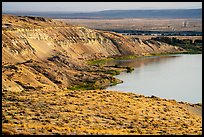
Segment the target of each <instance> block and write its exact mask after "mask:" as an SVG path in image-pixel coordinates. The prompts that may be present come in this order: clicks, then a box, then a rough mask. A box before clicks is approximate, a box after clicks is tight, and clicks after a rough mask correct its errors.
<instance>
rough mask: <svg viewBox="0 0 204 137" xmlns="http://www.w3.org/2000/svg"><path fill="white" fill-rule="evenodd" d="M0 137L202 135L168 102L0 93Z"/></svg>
mask: <svg viewBox="0 0 204 137" xmlns="http://www.w3.org/2000/svg"><path fill="white" fill-rule="evenodd" d="M2 119H3V120H2V123H3V124H2V127H3V134H30V135H34V134H37V135H44V134H46V135H53V134H61V135H67V134H68V135H69V134H202V123H201V120H202V118H201V116H199V115H196V114H194V113H192V112H190V111H188V110H187V109H185V108H184V107H182V106H181V105H180V103H178V102H176V101H173V100H166V99H160V98H151V97H145V96H142V95H136V94H133V93H122V92H115V91H105V90H84V91H69V90H66V91H56V92H51V91H49V92H42V91H31V90H30V91H22V92H11V91H3V93H2Z"/></svg>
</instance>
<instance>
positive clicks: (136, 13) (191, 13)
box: [11, 9, 202, 19]
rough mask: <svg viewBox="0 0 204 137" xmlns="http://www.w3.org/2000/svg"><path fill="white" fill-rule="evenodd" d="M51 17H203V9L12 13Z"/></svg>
mask: <svg viewBox="0 0 204 137" xmlns="http://www.w3.org/2000/svg"><path fill="white" fill-rule="evenodd" d="M11 14H16V15H33V16H44V17H50V18H75V19H76V18H85V19H104V18H105V19H108V18H112V19H120V18H202V9H164V10H105V11H99V12H86V13H85V12H84V13H66V12H57V13H56V12H55V13H54V12H53V13H50V12H46V13H45V12H43V13H42V12H38V13H37V12H35V13H11Z"/></svg>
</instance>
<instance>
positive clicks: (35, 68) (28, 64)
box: [2, 15, 183, 90]
mask: <svg viewBox="0 0 204 137" xmlns="http://www.w3.org/2000/svg"><path fill="white" fill-rule="evenodd" d="M2 29H3V30H2V66H3V68H2V73H3V77H2V79H3V88H2V89H3V90H25V89H27V90H29V89H38V90H56V89H62V88H67V87H69V86H70V85H72V84H79V83H80V82H81V83H82V82H84V81H85V80H86V81H89V82H93V83H94V82H96V81H97V80H100V79H101V77H107V75H106V74H104V73H98V72H96V70H97V69H99V68H94V67H93V66H88V65H87V64H86V61H88V60H90V59H101V58H106V57H113V56H123V55H137V56H142V55H146V54H152V53H168V52H180V51H183V49H181V48H178V47H175V46H171V45H167V44H164V43H161V42H157V41H153V40H146V41H142V40H140V39H135V38H130V37H127V36H122V35H120V34H117V33H113V32H105V31H99V30H92V29H88V28H85V27H79V26H71V25H68V24H65V23H63V22H59V21H54V20H52V19H47V18H42V17H28V16H26V17H22V16H11V15H3V17H2ZM79 73H80V74H81V73H83V74H85V75H86V79H82V78H81V77H78V76H76V75H77V74H79ZM5 81H6V82H5Z"/></svg>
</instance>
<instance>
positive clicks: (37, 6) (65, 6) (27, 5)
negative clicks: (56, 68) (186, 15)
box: [2, 2, 202, 12]
mask: <svg viewBox="0 0 204 137" xmlns="http://www.w3.org/2000/svg"><path fill="white" fill-rule="evenodd" d="M192 8H202V2H2V11H3V12H21V11H22V12H24V11H53V12H57V11H68V12H90V11H102V10H126V9H192Z"/></svg>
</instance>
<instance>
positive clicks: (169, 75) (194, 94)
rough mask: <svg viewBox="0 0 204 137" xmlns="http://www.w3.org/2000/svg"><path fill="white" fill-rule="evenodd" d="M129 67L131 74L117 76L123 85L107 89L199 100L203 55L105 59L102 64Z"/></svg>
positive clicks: (192, 100) (200, 97) (190, 101)
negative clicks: (131, 69)
mask: <svg viewBox="0 0 204 137" xmlns="http://www.w3.org/2000/svg"><path fill="white" fill-rule="evenodd" d="M115 64H117V65H120V66H131V67H134V68H135V70H134V71H133V72H132V73H126V72H122V73H121V74H120V75H118V76H116V78H119V79H121V80H123V83H122V84H118V85H116V86H112V87H109V88H107V90H117V91H125V92H134V93H136V94H143V95H146V96H151V95H155V96H158V97H160V98H167V99H175V100H176V101H184V102H189V103H200V102H202V54H196V55H173V56H172V55H171V56H157V57H156V56H155V57H144V58H138V59H133V60H117V61H108V62H106V64H105V65H115Z"/></svg>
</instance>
